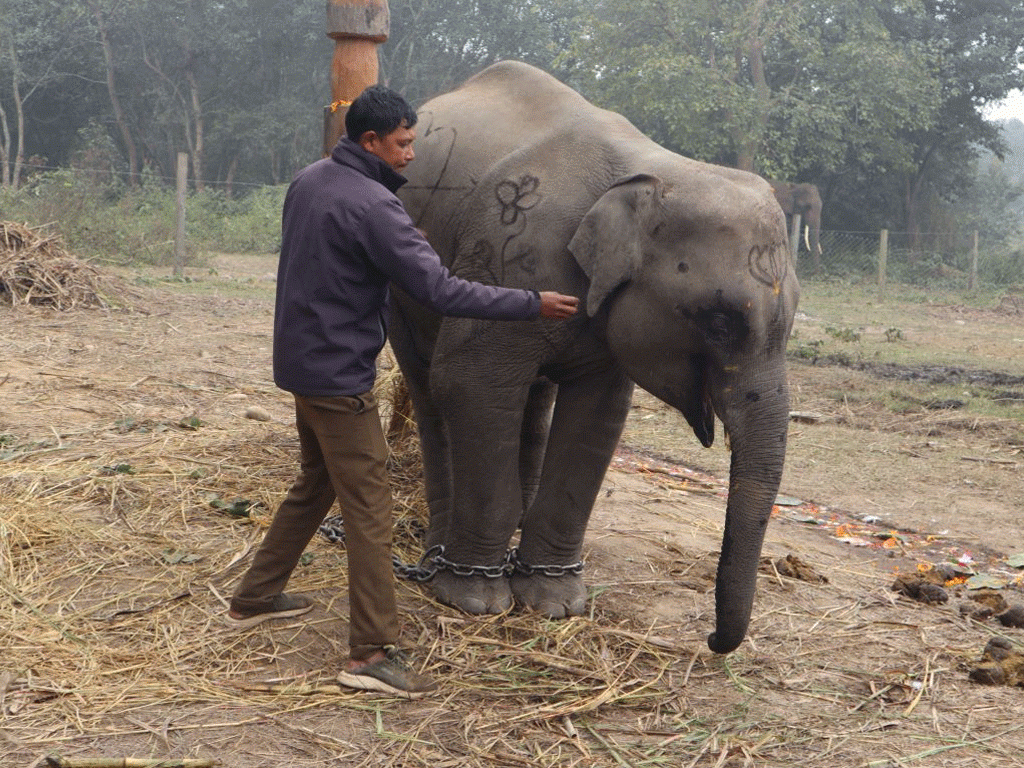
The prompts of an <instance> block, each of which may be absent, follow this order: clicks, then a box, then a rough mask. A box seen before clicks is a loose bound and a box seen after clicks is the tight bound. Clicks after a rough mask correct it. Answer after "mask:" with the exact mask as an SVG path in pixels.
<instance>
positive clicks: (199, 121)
mask: <svg viewBox="0 0 1024 768" xmlns="http://www.w3.org/2000/svg"><path fill="white" fill-rule="evenodd" d="M185 77H186V78H187V80H188V87H189V94H190V96H191V102H192V116H193V131H194V136H195V139H194V141H192V142H189V143H190V146H191V147H192V175H193V177H194V178H193V183H194V184H195V190H196V192H202V191H203V190H204V189H205V188H206V185H205V184H204V182H203V151H204V147H203V140H204V134H205V127H206V121H205V119H204V118H203V104H202V102H201V101H200V100H199V84H198V83H197V82H196V75H195V72H193V71H192V69H191V67H190V68H189V70H188V71H187V72H186V73H185Z"/></svg>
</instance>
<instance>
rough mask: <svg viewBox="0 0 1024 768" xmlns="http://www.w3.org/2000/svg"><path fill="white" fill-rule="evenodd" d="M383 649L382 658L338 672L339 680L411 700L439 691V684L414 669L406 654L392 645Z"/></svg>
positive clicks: (362, 689)
mask: <svg viewBox="0 0 1024 768" xmlns="http://www.w3.org/2000/svg"><path fill="white" fill-rule="evenodd" d="M383 651H384V658H382V659H378V660H377V661H366V662H363V663H361V664H358V665H357V666H355V667H350V668H347V669H345V670H343V671H342V672H341V673H339V674H338V682H339V683H341V684H342V685H345V686H348V687H349V688H356V689H357V690H360V691H379V692H380V693H390V694H392V695H394V696H402V697H404V698H407V699H418V698H420V697H421V696H423V695H425V694H427V693H430V692H431V691H435V690H437V683H435V682H434V681H433V680H431V679H430V678H429V677H427V676H426V675H420V674H418V673H416V672H413V671H412V668H411V667H410V666H409V663H408V662H407V661H406V660H405V655H404V654H403V653H402V652H401V651H400V650H398V649H397V648H396V647H395V646H393V645H389V646H387V647H386V648H384V649H383Z"/></svg>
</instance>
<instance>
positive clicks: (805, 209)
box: [768, 180, 821, 272]
mask: <svg viewBox="0 0 1024 768" xmlns="http://www.w3.org/2000/svg"><path fill="white" fill-rule="evenodd" d="M768 183H769V184H771V185H772V191H773V192H774V193H775V199H776V200H778V201H779V205H780V206H781V207H782V210H783V211H784V212H785V214H786V216H796V215H798V214H799V216H800V218H801V219H802V220H803V223H804V225H805V226H806V227H807V230H806V231H807V232H808V234H809V237H808V238H807V250H809V251H810V252H811V259H812V267H813V269H814V271H815V272H818V271H820V270H821V193H820V192H818V188H817V187H816V186H814V185H813V184H806V183H804V184H792V183H790V182H788V181H774V180H770V181H769V182H768Z"/></svg>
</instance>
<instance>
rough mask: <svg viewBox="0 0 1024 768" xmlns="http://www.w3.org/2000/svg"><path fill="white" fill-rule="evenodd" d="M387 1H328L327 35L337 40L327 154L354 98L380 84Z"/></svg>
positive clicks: (327, 117) (326, 123)
mask: <svg viewBox="0 0 1024 768" xmlns="http://www.w3.org/2000/svg"><path fill="white" fill-rule="evenodd" d="M390 29H391V12H390V10H389V9H388V3H387V0H327V36H328V37H330V38H331V39H333V40H334V59H333V61H332V62H331V104H330V105H329V106H327V107H324V147H323V150H324V156H327V155H329V154H330V152H331V149H333V147H334V145H335V144H336V143H337V141H338V138H339V137H340V136H341V134H342V133H344V129H345V112H346V111H347V108H348V105H349V104H351V103H352V100H353V99H354V98H355V97H356V96H358V95H359V94H360V93H362V92H363V91H364V90H365V89H366V88H368V87H369V86H371V85H376V84H377V79H378V77H379V69H378V65H377V46H378V45H380V44H381V43H383V42H384V41H385V40H387V39H388V33H389V31H390Z"/></svg>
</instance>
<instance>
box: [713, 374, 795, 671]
mask: <svg viewBox="0 0 1024 768" xmlns="http://www.w3.org/2000/svg"><path fill="white" fill-rule="evenodd" d="M762 381H763V380H762ZM780 381H781V382H782V383H781V385H780V384H779V382H780ZM732 391H733V392H734V393H736V394H737V395H739V396H740V398H741V400H740V402H736V401H733V402H731V403H730V406H729V407H728V408H727V410H726V412H725V414H724V418H723V419H722V421H723V422H724V423H725V427H726V429H727V431H728V433H729V439H730V444H731V449H732V457H731V462H730V470H729V500H728V503H727V505H726V513H725V532H724V535H723V537H722V552H721V556H720V558H719V561H718V577H717V581H716V584H715V613H716V623H715V624H716V625H715V631H714V632H712V633H711V634H710V635H709V636H708V647H709V648H711V650H712V651H714V652H715V653H729V652H731V651H733V650H735V649H736V648H737V647H739V645H740V643H741V642H743V638H744V636H745V635H746V632H747V627H748V625H749V623H750V612H751V608H752V607H753V603H754V591H755V587H756V582H757V570H758V565H759V563H760V558H761V545H762V543H763V542H764V534H765V530H766V529H767V527H768V521H769V519H770V518H771V513H772V507H773V505H774V504H775V497H776V495H777V494H778V490H779V483H780V481H781V479H782V468H783V464H784V462H785V457H786V430H787V428H788V425H789V394H788V390H787V388H786V384H785V374H784V373H783V374H781V378H775V379H774V384H772V385H771V386H770V387H769V386H765V387H761V388H751V387H735V386H734V387H733V388H732ZM734 397H736V395H734Z"/></svg>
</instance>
